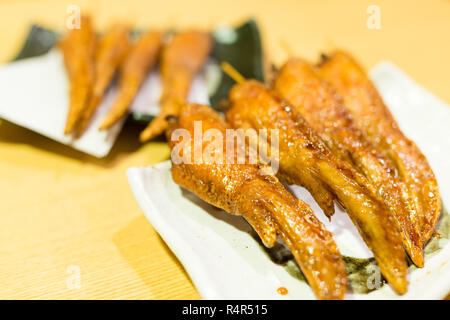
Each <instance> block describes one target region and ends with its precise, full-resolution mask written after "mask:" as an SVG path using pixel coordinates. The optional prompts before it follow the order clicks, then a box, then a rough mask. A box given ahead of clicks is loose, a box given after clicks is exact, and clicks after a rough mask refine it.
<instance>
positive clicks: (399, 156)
mask: <svg viewBox="0 0 450 320" xmlns="http://www.w3.org/2000/svg"><path fill="white" fill-rule="evenodd" d="M319 71H320V74H321V75H322V77H323V78H324V79H325V80H326V81H328V82H329V83H330V84H331V85H332V86H333V87H334V88H335V89H336V91H337V92H338V93H339V94H340V95H341V96H342V97H343V99H344V103H345V106H346V108H348V110H350V112H351V114H352V115H353V118H354V119H355V123H356V124H357V126H358V127H359V129H360V130H361V131H363V132H364V133H365V134H366V136H367V138H368V139H369V140H370V141H371V142H372V143H373V144H374V145H375V146H377V147H378V148H379V149H380V150H382V151H383V152H384V153H385V155H386V156H387V157H389V158H390V159H391V160H392V162H393V163H394V165H395V166H396V169H397V171H398V173H399V175H400V177H401V178H402V179H403V181H405V183H406V185H407V186H408V190H409V191H408V192H409V194H410V198H411V199H413V200H414V201H415V202H416V208H417V210H416V212H415V213H414V214H412V215H413V216H414V218H415V219H417V220H418V221H419V222H420V228H419V230H420V232H421V240H422V243H423V244H426V243H427V241H428V240H429V239H430V237H431V235H432V233H433V231H434V228H435V226H436V223H437V220H438V218H439V214H440V211H441V201H440V196H439V188H438V184H437V181H436V178H435V176H434V173H433V171H432V170H431V167H430V165H429V164H428V161H427V159H426V158H425V156H424V155H423V154H422V152H421V151H420V150H419V148H418V147H417V145H416V144H415V143H414V142H412V141H411V140H409V139H408V138H407V137H405V135H404V134H403V133H402V131H401V130H400V128H399V126H398V124H397V123H396V121H395V120H394V118H393V116H392V114H391V113H390V111H389V109H388V108H387V107H386V105H385V104H384V102H383V100H382V98H381V96H380V95H379V93H378V91H377V90H376V88H375V86H374V85H373V84H372V82H371V81H370V79H369V78H368V77H367V75H366V74H365V72H364V71H363V69H362V68H361V67H360V66H359V65H358V64H357V63H356V62H355V61H354V60H353V58H351V57H350V56H349V55H348V54H347V53H344V52H336V53H335V54H333V55H332V56H331V57H329V58H328V59H325V60H324V61H323V62H322V63H321V65H320V68H319Z"/></svg>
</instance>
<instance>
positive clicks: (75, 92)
mask: <svg viewBox="0 0 450 320" xmlns="http://www.w3.org/2000/svg"><path fill="white" fill-rule="evenodd" d="M95 46H96V36H95V32H94V29H93V27H92V24H91V19H90V18H89V17H88V16H82V17H81V19H80V27H79V28H74V29H69V30H67V34H66V36H65V37H64V38H63V39H62V41H61V42H60V48H61V50H62V52H63V55H64V64H65V66H66V70H67V74H68V77H69V82H70V106H69V112H68V115H67V120H66V126H65V129H64V134H69V133H71V132H72V131H73V130H74V129H75V127H76V125H77V124H78V121H79V120H80V118H81V116H82V114H83V112H84V110H85V108H86V105H87V103H88V100H89V98H90V94H91V88H92V85H93V83H94V76H95V75H94V73H95V71H94V59H95Z"/></svg>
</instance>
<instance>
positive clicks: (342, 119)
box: [274, 59, 423, 267]
mask: <svg viewBox="0 0 450 320" xmlns="http://www.w3.org/2000/svg"><path fill="white" fill-rule="evenodd" d="M274 88H275V90H276V92H277V93H278V94H279V95H280V97H281V98H283V99H285V100H286V101H287V102H288V103H289V104H290V105H292V107H293V108H295V109H296V111H298V112H299V113H300V114H301V115H302V117H303V118H305V119H306V121H307V122H308V124H309V125H311V127H312V128H313V129H314V130H315V131H316V132H317V133H318V134H319V136H320V137H321V138H322V140H323V141H324V142H325V144H326V145H327V146H328V147H329V148H330V149H331V151H332V152H333V153H334V154H335V155H336V156H337V157H339V158H340V159H341V160H345V161H348V162H349V163H350V164H351V165H354V167H355V168H356V169H358V170H359V171H360V173H362V174H363V175H365V177H366V178H367V179H368V180H369V181H370V182H371V184H372V186H373V188H372V192H378V193H379V194H380V195H381V197H382V198H383V199H384V202H385V204H386V205H387V206H389V207H390V208H391V211H392V212H393V213H394V216H395V218H396V219H397V222H398V223H399V226H400V228H401V231H402V237H403V245H404V247H405V249H406V251H407V252H408V254H409V256H410V257H411V260H412V261H413V262H414V263H415V264H416V265H418V266H420V267H422V266H423V251H422V241H421V238H420V233H419V230H418V222H417V221H415V220H413V219H411V218H414V213H415V210H417V209H416V208H415V203H414V202H413V201H411V200H410V199H409V198H408V196H407V195H408V192H407V189H406V185H405V184H404V183H403V181H401V180H400V179H399V177H397V176H396V170H395V167H394V165H393V164H392V162H391V160H390V159H389V158H387V157H386V156H384V155H383V154H381V153H380V152H378V151H377V150H376V149H375V147H374V146H373V145H372V144H371V143H370V142H369V141H367V139H366V137H365V135H364V133H363V132H361V131H360V130H359V129H358V128H357V127H356V125H355V124H354V121H353V118H352V115H351V114H350V112H349V111H348V110H347V109H346V108H345V107H344V106H343V104H342V101H341V100H342V99H341V98H340V97H339V96H338V95H337V94H336V92H335V91H334V90H333V89H332V88H331V87H330V86H329V85H328V84H327V83H326V82H325V81H323V80H322V79H321V77H320V76H319V75H318V73H317V70H315V68H314V67H313V66H312V65H310V64H309V63H308V62H306V61H304V60H302V59H290V60H289V61H288V62H287V63H286V64H285V65H284V66H283V67H282V68H281V70H280V72H279V74H278V76H277V78H276V79H275V81H274ZM369 187H371V186H369Z"/></svg>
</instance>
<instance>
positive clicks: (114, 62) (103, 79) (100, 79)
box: [77, 24, 130, 135]
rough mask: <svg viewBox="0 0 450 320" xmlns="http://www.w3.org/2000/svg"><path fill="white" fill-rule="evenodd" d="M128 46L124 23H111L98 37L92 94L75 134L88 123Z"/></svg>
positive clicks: (126, 30)
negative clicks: (103, 33) (104, 32)
mask: <svg viewBox="0 0 450 320" xmlns="http://www.w3.org/2000/svg"><path fill="white" fill-rule="evenodd" d="M129 48H130V37H129V30H128V28H127V27H126V26H124V25H120V24H115V25H113V26H112V27H111V28H110V29H109V30H108V31H107V32H106V34H105V35H104V36H103V37H102V38H101V39H100V42H99V45H98V48H97V53H96V55H95V81H94V84H93V89H92V94H91V97H90V100H89V103H88V106H87V108H86V110H85V111H84V113H83V117H82V118H81V121H80V123H79V125H78V128H77V135H81V134H82V133H83V132H84V130H85V129H86V127H87V125H88V124H89V121H90V120H91V117H92V115H93V114H94V112H95V110H96V109H97V107H98V105H99V104H100V102H101V100H102V98H103V94H104V93H105V90H106V88H107V87H108V85H109V84H110V82H111V80H112V79H113V77H114V74H115V73H116V71H117V69H118V68H119V65H120V63H121V62H122V61H123V59H124V58H125V55H126V54H127V52H128V50H129Z"/></svg>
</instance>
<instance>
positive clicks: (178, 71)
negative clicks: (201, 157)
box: [140, 31, 212, 142]
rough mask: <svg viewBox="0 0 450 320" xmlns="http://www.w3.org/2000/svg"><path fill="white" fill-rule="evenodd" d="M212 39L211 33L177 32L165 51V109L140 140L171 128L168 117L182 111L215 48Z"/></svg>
mask: <svg viewBox="0 0 450 320" xmlns="http://www.w3.org/2000/svg"><path fill="white" fill-rule="evenodd" d="M211 46H212V39H211V36H210V35H209V34H207V33H204V32H200V31H187V32H182V33H178V34H176V35H175V36H174V37H173V39H172V41H171V42H170V43H169V44H167V45H166V46H165V47H164V49H163V52H162V55H161V68H160V72H161V79H162V95H161V99H160V105H161V111H160V113H159V114H158V116H156V117H155V119H153V120H152V121H151V122H150V123H149V125H148V126H147V128H145V130H144V131H142V133H141V135H140V140H141V141H142V142H145V141H147V140H150V139H152V138H154V137H156V136H158V135H160V134H161V133H163V132H164V130H166V128H167V122H166V117H167V116H168V115H174V116H176V115H178V112H179V106H180V104H181V103H183V102H184V101H185V100H186V98H187V96H188V93H189V88H190V86H191V82H192V79H193V78H194V76H195V74H196V73H197V72H198V71H199V70H200V68H201V67H202V66H203V64H204V63H205V61H206V58H207V57H208V55H209V52H210V51H211Z"/></svg>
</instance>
